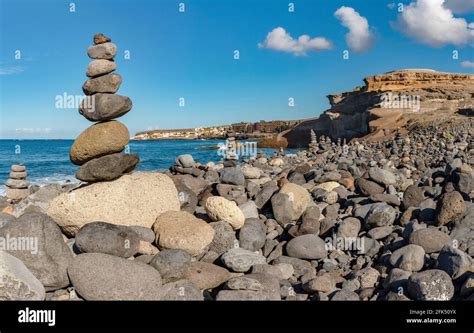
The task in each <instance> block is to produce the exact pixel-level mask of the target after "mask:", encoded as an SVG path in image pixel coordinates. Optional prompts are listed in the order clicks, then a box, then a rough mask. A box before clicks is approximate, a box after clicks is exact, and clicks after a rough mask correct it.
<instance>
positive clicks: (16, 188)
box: [5, 164, 30, 202]
mask: <svg viewBox="0 0 474 333" xmlns="http://www.w3.org/2000/svg"><path fill="white" fill-rule="evenodd" d="M27 175H28V174H27V172H26V167H25V166H24V165H23V164H13V165H12V166H11V172H10V178H9V179H8V180H7V181H6V182H5V185H6V186H7V188H8V190H7V194H6V197H7V199H9V200H11V201H14V202H15V201H20V200H22V199H24V198H26V197H27V196H29V195H30V189H29V188H28V182H27V181H26V176H27Z"/></svg>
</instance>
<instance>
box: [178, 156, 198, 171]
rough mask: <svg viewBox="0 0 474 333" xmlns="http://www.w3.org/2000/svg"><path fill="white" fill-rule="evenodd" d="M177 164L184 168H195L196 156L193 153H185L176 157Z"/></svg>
mask: <svg viewBox="0 0 474 333" xmlns="http://www.w3.org/2000/svg"><path fill="white" fill-rule="evenodd" d="M175 162H176V165H179V166H180V167H183V168H193V167H194V164H195V162H194V158H193V156H192V155H191V154H183V155H179V156H178V157H176V161H175Z"/></svg>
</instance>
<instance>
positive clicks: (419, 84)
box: [281, 69, 474, 147]
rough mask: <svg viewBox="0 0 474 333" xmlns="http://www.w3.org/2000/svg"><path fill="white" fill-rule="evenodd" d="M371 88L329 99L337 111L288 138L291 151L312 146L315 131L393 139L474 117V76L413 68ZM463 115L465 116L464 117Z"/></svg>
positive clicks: (369, 81)
mask: <svg viewBox="0 0 474 333" xmlns="http://www.w3.org/2000/svg"><path fill="white" fill-rule="evenodd" d="M364 82H365V86H364V87H362V88H360V87H357V88H356V89H354V90H352V91H349V92H344V93H340V94H334V95H329V96H328V99H329V102H330V104H331V108H330V109H329V110H326V111H325V112H324V113H323V114H322V115H321V116H320V117H318V118H313V119H308V120H306V121H303V122H302V123H301V124H299V125H298V126H296V127H295V128H293V129H292V130H290V131H288V132H287V133H284V134H283V135H282V138H281V139H286V141H287V142H288V147H307V146H308V144H309V141H310V137H311V136H310V131H311V130H315V131H316V133H318V135H325V136H329V137H331V138H332V139H336V138H346V139H352V138H354V137H358V138H360V137H364V139H366V140H381V139H386V138H392V137H393V136H394V135H395V133H396V132H397V131H404V129H405V127H406V126H407V125H408V124H412V123H414V122H419V121H427V120H430V121H431V120H433V119H440V118H450V117H453V116H454V117H456V116H466V115H467V116H468V115H469V114H470V113H472V111H471V112H465V110H472V109H473V108H474V99H473V97H474V75H473V74H453V73H442V72H437V71H434V70H429V69H408V70H399V71H394V72H389V73H385V74H380V75H375V76H371V77H367V78H365V79H364ZM459 111H460V112H459Z"/></svg>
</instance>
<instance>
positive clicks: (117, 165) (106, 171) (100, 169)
mask: <svg viewBox="0 0 474 333" xmlns="http://www.w3.org/2000/svg"><path fill="white" fill-rule="evenodd" d="M139 161H140V159H139V157H138V155H136V154H125V153H115V154H110V155H105V156H102V157H98V158H94V159H92V160H90V161H88V162H86V163H84V164H83V165H81V167H80V168H79V170H77V172H76V178H77V179H79V180H82V181H84V182H88V183H94V182H99V181H110V180H114V179H117V178H120V176H122V175H124V174H126V173H129V172H131V171H132V170H133V169H135V167H136V166H137V164H138V163H139Z"/></svg>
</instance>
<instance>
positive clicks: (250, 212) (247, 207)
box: [239, 200, 258, 219]
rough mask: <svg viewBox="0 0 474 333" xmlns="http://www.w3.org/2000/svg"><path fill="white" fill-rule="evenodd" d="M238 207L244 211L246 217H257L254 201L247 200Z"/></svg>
mask: <svg viewBox="0 0 474 333" xmlns="http://www.w3.org/2000/svg"><path fill="white" fill-rule="evenodd" d="M239 208H240V210H241V211H242V213H244V216H245V218H246V219H258V209H257V206H256V205H255V202H254V201H252V200H249V201H247V202H245V203H243V204H241V205H239Z"/></svg>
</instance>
